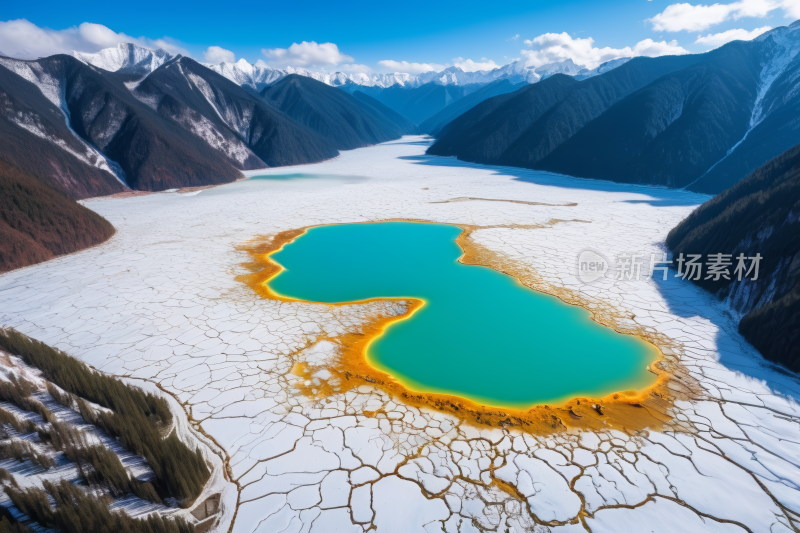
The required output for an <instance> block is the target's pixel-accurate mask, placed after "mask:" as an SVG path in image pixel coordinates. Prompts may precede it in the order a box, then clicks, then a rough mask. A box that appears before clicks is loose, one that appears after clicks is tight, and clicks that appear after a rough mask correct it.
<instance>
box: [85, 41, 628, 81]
mask: <svg viewBox="0 0 800 533" xmlns="http://www.w3.org/2000/svg"><path fill="white" fill-rule="evenodd" d="M73 55H74V56H75V58H77V59H79V60H80V61H82V62H83V63H86V64H89V65H93V66H95V67H98V68H101V69H103V70H108V71H110V72H123V73H128V74H137V75H142V76H146V75H147V74H149V73H150V72H152V71H154V70H155V69H157V68H158V67H160V66H161V65H163V64H164V63H166V62H167V61H169V60H170V59H173V58H174V57H175V56H172V55H171V54H170V53H169V52H167V51H166V50H162V49H158V50H150V49H148V48H144V47H141V46H137V45H135V44H131V43H120V44H118V45H117V46H116V47H115V48H106V49H104V50H101V51H99V52H97V53H94V54H90V53H82V52H73ZM628 59H629V58H623V59H614V60H612V61H608V62H606V63H603V64H602V65H600V66H599V67H597V68H596V69H593V70H588V69H586V68H585V67H583V66H582V65H578V64H576V63H575V62H573V61H572V60H571V59H566V60H564V61H558V62H554V63H549V64H547V65H541V66H539V67H529V66H526V65H525V62H524V61H514V62H512V63H509V64H507V65H503V66H502V67H498V68H496V69H493V70H478V71H474V72H466V71H464V70H462V69H461V68H459V67H455V66H454V67H448V68H446V69H444V70H441V71H438V72H424V73H422V74H418V75H416V76H415V75H412V74H408V73H406V72H393V73H390V74H374V73H373V74H366V73H363V72H356V73H345V72H316V71H313V70H309V69H306V68H295V67H286V68H285V69H277V68H273V67H270V66H269V65H267V64H266V63H264V62H263V61H258V62H256V63H255V64H252V63H249V62H248V61H247V60H245V59H240V60H239V61H237V62H235V63H225V62H223V63H218V64H212V63H204V65H205V66H206V67H208V68H210V69H211V70H213V71H214V72H216V73H217V74H220V75H222V76H225V77H226V78H228V79H229V80H231V81H232V82H234V83H236V84H237V85H240V86H242V87H244V88H246V89H248V90H250V91H252V92H256V93H257V92H260V91H261V90H263V89H264V88H265V87H267V86H269V85H272V84H273V83H275V82H276V81H278V80H280V79H281V78H284V77H286V76H288V75H290V74H297V75H299V76H305V77H308V78H313V79H315V80H317V81H321V82H322V83H325V84H327V85H331V86H333V87H341V86H342V85H347V84H354V85H361V86H364V87H379V88H387V87H392V86H396V85H399V86H401V87H408V88H414V87H419V86H421V85H425V84H426V83H435V84H437V85H470V84H476V83H477V84H487V83H491V82H493V81H495V80H500V79H508V80H509V81H511V82H512V83H520V82H525V83H536V82H537V81H541V80H543V79H545V78H548V77H550V76H552V75H553V74H558V73H561V74H566V75H568V76H578V77H579V78H587V77H591V76H596V75H597V74H601V73H603V72H607V71H608V70H611V69H612V68H615V67H617V66H619V65H621V64H623V63H624V62H625V61H627V60H628Z"/></svg>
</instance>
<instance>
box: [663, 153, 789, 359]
mask: <svg viewBox="0 0 800 533" xmlns="http://www.w3.org/2000/svg"><path fill="white" fill-rule="evenodd" d="M667 246H669V248H670V249H671V250H672V252H673V254H674V255H675V257H678V256H679V254H684V257H688V254H702V256H703V259H704V260H705V258H706V257H707V256H708V255H709V254H718V253H724V254H731V261H732V263H733V264H732V266H731V269H730V272H731V275H730V278H731V279H729V280H726V279H724V278H720V279H719V280H717V281H714V280H713V278H711V279H705V275H703V276H702V277H701V279H699V280H696V281H694V282H695V283H697V284H698V285H700V286H701V287H703V288H705V289H707V290H709V291H711V292H712V293H714V294H715V295H716V296H718V297H720V298H723V299H725V300H726V301H727V302H728V304H729V305H730V306H731V307H732V308H733V309H734V310H736V311H737V312H738V313H740V314H741V315H743V318H742V319H741V322H740V323H739V330H740V331H741V333H742V335H744V337H745V338H746V339H747V340H748V341H749V342H750V343H751V344H753V346H755V347H756V348H758V350H759V351H760V352H761V353H762V354H763V355H764V357H766V358H767V359H769V360H771V361H776V362H778V363H781V364H784V365H786V366H787V367H789V368H791V369H792V370H794V371H800V145H797V146H795V147H793V148H791V149H789V150H787V151H786V152H784V153H783V154H781V155H779V156H778V157H776V158H774V159H772V160H771V161H769V162H767V163H766V164H764V165H762V166H761V167H760V168H758V169H757V170H756V171H755V172H753V173H751V174H750V175H748V176H747V177H746V178H744V179H742V180H741V181H739V182H738V183H737V184H736V185H734V186H733V187H731V188H730V189H727V190H725V191H723V192H722V193H720V194H718V195H717V196H715V197H714V198H712V199H711V200H709V201H708V202H706V203H704V204H703V205H701V206H700V207H698V208H697V209H696V210H695V211H694V212H693V213H692V214H691V215H689V216H688V217H687V218H686V219H685V220H683V221H682V222H681V223H680V224H678V225H677V226H676V227H675V228H674V229H673V230H672V231H670V233H669V236H668V237H667ZM739 254H744V256H745V257H755V256H756V254H760V255H761V257H762V259H761V261H760V264H759V272H758V279H757V280H755V281H753V280H751V279H749V278H743V279H742V280H741V281H739V280H738V279H737V276H735V275H733V273H734V269H735V268H736V266H737V261H736V258H737V257H738V256H739ZM751 262H752V261H748V262H747V268H748V269H749V268H750V264H751ZM750 277H752V274H751V276H750Z"/></svg>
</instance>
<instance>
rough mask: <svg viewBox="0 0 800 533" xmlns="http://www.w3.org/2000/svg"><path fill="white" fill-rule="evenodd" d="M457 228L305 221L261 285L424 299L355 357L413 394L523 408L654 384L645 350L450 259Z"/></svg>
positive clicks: (353, 296)
mask: <svg viewBox="0 0 800 533" xmlns="http://www.w3.org/2000/svg"><path fill="white" fill-rule="evenodd" d="M460 232H461V229H460V228H458V227H455V226H449V225H444V224H441V225H440V224H423V223H413V222H382V223H375V224H347V225H335V226H321V227H317V228H312V229H310V230H309V231H308V232H307V233H306V234H304V235H302V236H300V237H299V238H297V239H296V240H295V241H294V242H292V243H289V244H287V245H286V246H285V247H284V248H283V249H282V250H280V251H278V252H276V253H275V254H273V255H272V259H273V260H274V261H275V262H277V263H278V264H280V265H281V266H282V267H283V268H284V269H285V270H284V271H282V272H281V273H280V274H278V275H277V276H276V277H274V278H273V279H272V280H271V281H270V282H269V285H270V287H271V288H272V290H273V291H275V292H276V293H278V294H281V295H283V296H287V297H290V298H295V299H298V300H307V301H316V302H329V303H340V302H352V301H357V300H366V299H369V298H382V297H383V298H385V297H401V298H402V297H406V298H407V297H413V298H419V299H421V300H424V301H425V305H424V306H423V307H422V308H421V309H419V310H418V311H417V312H416V313H414V315H413V316H411V317H410V318H409V319H408V320H402V321H398V322H395V323H392V324H391V325H390V326H389V327H388V328H387V329H386V331H385V332H384V334H383V335H382V336H381V337H379V338H378V339H376V340H375V341H374V342H373V343H372V344H371V345H370V348H369V353H368V354H367V356H368V358H369V361H370V363H371V364H373V365H374V366H376V367H378V368H379V369H381V370H383V371H385V372H387V373H389V374H391V375H392V376H394V377H395V378H397V379H399V380H400V381H401V382H402V383H403V384H405V385H406V386H407V387H409V388H411V389H413V390H417V391H426V392H440V393H448V394H454V395H457V396H461V397H465V398H469V399H471V400H474V401H476V402H478V403H480V404H483V405H494V406H504V407H516V408H523V407H529V406H531V405H534V404H541V403H553V402H557V401H560V400H565V399H567V398H569V397H574V396H584V395H585V396H604V395H606V394H609V393H612V392H616V391H623V390H630V389H640V388H643V387H646V386H648V385H650V384H652V383H653V382H654V381H655V377H654V376H653V375H652V374H651V373H650V372H648V371H647V370H646V366H647V365H648V364H649V363H650V362H651V361H652V360H653V358H654V357H655V354H656V352H655V350H654V349H653V347H652V346H650V345H648V344H647V343H645V342H644V341H642V340H641V339H638V338H636V337H632V336H628V335H622V334H619V333H617V332H615V331H614V330H612V329H610V328H606V327H604V326H601V325H599V324H597V323H595V322H593V321H591V320H590V318H589V317H590V314H589V312H588V311H586V310H585V309H582V308H580V307H575V306H570V305H567V304H565V303H563V302H561V301H560V300H558V299H557V298H555V297H553V296H549V295H547V294H543V293H539V292H536V291H533V290H530V289H528V288H526V287H524V286H523V285H521V284H520V283H518V282H517V281H516V280H515V279H513V278H511V277H509V276H506V275H504V274H501V273H499V272H497V271H495V270H492V269H490V268H486V267H480V266H472V265H463V264H461V263H458V258H459V257H460V256H461V255H462V251H461V248H460V247H459V246H458V245H457V244H456V242H455V239H456V237H457V236H458V235H459V233H460Z"/></svg>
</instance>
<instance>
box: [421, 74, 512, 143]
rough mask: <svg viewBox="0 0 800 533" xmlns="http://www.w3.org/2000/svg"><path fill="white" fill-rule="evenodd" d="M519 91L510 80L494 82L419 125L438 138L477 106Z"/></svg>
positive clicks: (424, 131)
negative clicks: (496, 97)
mask: <svg viewBox="0 0 800 533" xmlns="http://www.w3.org/2000/svg"><path fill="white" fill-rule="evenodd" d="M517 89H519V85H514V84H513V83H511V81H509V80H508V79H502V80H497V81H493V82H492V83H490V84H488V85H486V86H484V87H481V88H480V89H478V90H477V91H475V92H472V93H470V94H468V95H466V96H464V97H463V98H461V99H459V100H456V101H455V102H453V103H452V104H449V105H448V106H447V107H445V108H444V109H442V110H441V111H439V112H438V113H436V114H435V115H433V116H431V117H428V118H427V119H425V121H423V122H422V124H420V125H419V129H420V131H422V132H423V133H427V134H429V135H433V136H434V137H438V136H439V135H438V133H439V130H441V129H442V127H444V126H446V125H447V124H449V123H450V122H452V121H453V120H455V119H456V118H458V117H459V116H461V115H463V114H464V113H466V112H467V111H469V110H470V109H472V108H473V107H475V106H476V105H478V104H480V103H481V102H483V101H484V100H486V99H488V98H491V97H493V96H498V95H500V94H506V93H510V92H514V91H516V90H517Z"/></svg>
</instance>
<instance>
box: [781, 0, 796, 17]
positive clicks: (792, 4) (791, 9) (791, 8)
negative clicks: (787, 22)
mask: <svg viewBox="0 0 800 533" xmlns="http://www.w3.org/2000/svg"><path fill="white" fill-rule="evenodd" d="M781 8H783V11H784V12H785V13H784V15H783V17H784V18H787V19H792V20H797V19H800V0H783V2H781Z"/></svg>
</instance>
